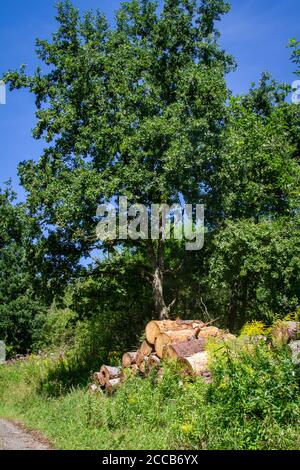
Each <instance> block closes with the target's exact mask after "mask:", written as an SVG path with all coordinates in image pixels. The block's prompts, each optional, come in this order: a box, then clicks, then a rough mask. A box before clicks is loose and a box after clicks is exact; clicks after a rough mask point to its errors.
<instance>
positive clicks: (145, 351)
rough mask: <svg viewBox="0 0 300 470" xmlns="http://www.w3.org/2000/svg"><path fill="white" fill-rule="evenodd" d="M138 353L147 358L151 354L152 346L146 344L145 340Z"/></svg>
mask: <svg viewBox="0 0 300 470" xmlns="http://www.w3.org/2000/svg"><path fill="white" fill-rule="evenodd" d="M140 351H141V353H142V354H143V355H144V357H148V356H150V354H151V353H152V352H153V346H152V345H151V344H150V343H148V341H147V340H146V341H143V342H142V344H141V347H140Z"/></svg>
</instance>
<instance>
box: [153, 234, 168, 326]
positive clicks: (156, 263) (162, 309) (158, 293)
mask: <svg viewBox="0 0 300 470" xmlns="http://www.w3.org/2000/svg"><path fill="white" fill-rule="evenodd" d="M148 255H149V257H150V261H151V264H152V267H153V274H152V292H153V300H154V310H155V316H156V318H158V319H159V320H167V319H168V318H170V308H169V307H168V306H167V305H166V302H165V299H164V241H163V240H158V241H157V251H156V253H155V250H154V246H153V241H152V240H149V243H148Z"/></svg>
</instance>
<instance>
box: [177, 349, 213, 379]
mask: <svg viewBox="0 0 300 470" xmlns="http://www.w3.org/2000/svg"><path fill="white" fill-rule="evenodd" d="M179 363H180V364H181V365H182V367H183V368H185V369H186V370H187V371H188V372H189V373H192V374H195V375H201V374H202V373H203V372H206V371H207V369H208V355H207V352H205V351H203V352H199V353H196V354H194V355H193V356H190V357H182V358H180V359H179Z"/></svg>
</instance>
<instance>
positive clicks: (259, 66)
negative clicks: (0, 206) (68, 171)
mask: <svg viewBox="0 0 300 470" xmlns="http://www.w3.org/2000/svg"><path fill="white" fill-rule="evenodd" d="M73 3H74V4H75V5H76V6H77V7H79V8H80V9H81V10H82V11H84V10H86V9H96V8H98V9H100V10H102V11H103V12H104V13H105V14H106V15H107V17H108V19H109V21H110V22H113V18H114V11H115V10H116V9H117V8H118V6H119V4H120V2H119V1H117V0H74V1H73ZM54 4H55V1H54V0H26V1H24V0H14V1H6V0H2V1H1V5H0V75H1V74H2V73H3V72H4V71H7V70H8V69H17V68H19V66H20V65H21V64H23V63H25V64H28V70H29V71H32V70H33V69H34V68H35V65H36V64H37V61H36V57H35V53H34V48H35V46H34V43H35V38H41V39H44V38H49V37H50V35H51V33H52V32H53V31H55V29H56V24H55V21H54V16H55V9H54ZM231 4H232V9H231V12H230V13H229V14H228V15H227V16H226V17H224V18H223V20H222V22H221V23H220V30H221V33H222V40H221V42H222V45H223V47H224V48H225V49H226V50H227V51H228V52H230V53H232V54H233V55H234V56H235V58H236V60H237V62H238V69H237V71H236V72H235V73H234V74H231V75H230V76H229V77H228V83H229V86H230V88H231V89H232V90H233V92H234V93H243V92H246V91H247V90H248V88H249V84H250V83H251V82H253V81H257V80H258V78H259V76H260V74H261V72H262V71H264V70H267V71H269V72H271V74H272V75H273V76H274V78H276V79H277V80H279V81H284V82H287V83H290V84H291V83H292V82H293V80H294V79H295V77H294V75H293V65H292V64H291V63H290V61H289V50H288V49H287V48H286V44H287V43H288V40H289V38H292V37H297V38H298V39H299V38H300V21H299V20H300V2H299V0H232V1H231ZM34 110H35V108H34V98H33V96H31V95H30V94H29V93H27V92H26V91H15V92H13V93H8V94H7V103H6V105H0V144H1V148H0V184H2V183H3V182H4V181H7V180H8V179H9V178H12V181H13V185H14V187H15V189H17V191H18V194H19V196H20V198H22V197H23V191H22V189H21V188H19V187H18V177H17V164H18V163H19V162H20V161H22V160H27V159H31V158H33V159H37V158H38V157H39V155H40V153H41V149H42V146H43V143H42V142H40V141H35V140H34V139H32V137H31V129H32V128H33V126H34V123H35V116H34Z"/></svg>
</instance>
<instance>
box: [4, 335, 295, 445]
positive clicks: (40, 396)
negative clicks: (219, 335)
mask: <svg viewBox="0 0 300 470" xmlns="http://www.w3.org/2000/svg"><path fill="white" fill-rule="evenodd" d="M210 356H211V369H212V371H213V383H212V384H209V385H208V384H204V383H203V381H202V379H201V378H190V377H184V376H182V375H181V374H180V373H179V371H178V369H177V368H176V365H175V364H174V363H169V364H167V365H165V367H164V376H163V379H162V380H157V378H156V376H155V374H154V373H153V374H152V375H151V376H150V377H148V378H147V379H143V378H141V377H129V378H128V379H127V380H126V382H125V383H124V385H123V386H122V388H121V389H120V390H118V391H117V392H116V393H115V395H114V396H113V397H108V396H107V395H106V394H105V393H104V392H98V393H91V392H90V391H89V390H88V388H87V386H86V385H84V381H82V384H81V385H76V386H75V387H72V386H70V383H69V378H70V375H71V370H72V366H71V369H70V370H69V364H68V359H67V358H59V359H47V358H40V357H34V356H33V357H32V358H30V359H29V360H27V361H22V362H19V363H17V364H15V365H11V366H1V367H0V415H2V416H4V417H7V418H16V419H19V420H22V421H23V422H24V423H25V424H27V425H28V426H29V427H33V428H36V429H39V430H40V431H42V432H43V433H44V434H45V435H46V436H47V437H49V438H50V440H52V442H53V443H54V446H55V447H57V448H63V449H299V448H300V437H299V416H300V400H299V369H298V367H299V366H296V365H294V364H293V362H292V359H291V354H290V351H289V349H288V348H287V347H281V348H271V347H270V346H269V345H268V344H266V343H265V342H264V341H253V342H250V343H245V342H244V341H243V338H242V337H241V338H240V339H239V340H238V341H236V342H233V343H232V344H228V343H227V344H223V345H220V344H213V345H211V347H210ZM54 378H55V379H54ZM65 379H66V382H67V385H66V384H65V383H64V380H65Z"/></svg>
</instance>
